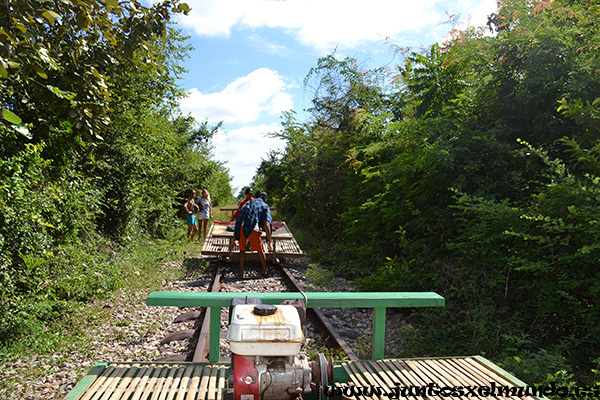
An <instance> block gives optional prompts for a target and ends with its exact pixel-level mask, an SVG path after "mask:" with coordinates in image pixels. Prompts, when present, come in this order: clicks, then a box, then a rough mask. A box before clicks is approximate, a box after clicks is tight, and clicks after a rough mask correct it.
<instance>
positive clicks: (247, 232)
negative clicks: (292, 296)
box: [234, 192, 273, 278]
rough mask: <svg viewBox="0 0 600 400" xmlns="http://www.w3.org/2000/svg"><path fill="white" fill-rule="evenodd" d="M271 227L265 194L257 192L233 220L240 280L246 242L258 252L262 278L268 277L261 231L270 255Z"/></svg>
mask: <svg viewBox="0 0 600 400" xmlns="http://www.w3.org/2000/svg"><path fill="white" fill-rule="evenodd" d="M272 225H273V218H271V209H270V208H269V205H268V204H267V193H266V192H257V193H256V198H255V199H254V200H250V201H249V202H247V203H246V205H244V207H243V208H242V211H241V212H240V215H239V216H238V217H237V219H236V220H235V230H234V238H235V240H237V241H239V244H240V278H243V277H244V261H245V258H246V256H245V251H246V240H249V241H250V246H251V247H252V250H255V251H257V252H258V258H259V259H260V263H261V264H262V267H263V276H265V277H266V276H268V275H269V270H268V269H267V257H266V255H265V250H264V249H263V245H262V238H261V231H264V232H265V233H266V235H267V244H268V246H269V251H270V252H271V253H272V252H273V244H272V243H271V231H272Z"/></svg>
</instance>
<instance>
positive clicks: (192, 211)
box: [183, 189, 200, 242]
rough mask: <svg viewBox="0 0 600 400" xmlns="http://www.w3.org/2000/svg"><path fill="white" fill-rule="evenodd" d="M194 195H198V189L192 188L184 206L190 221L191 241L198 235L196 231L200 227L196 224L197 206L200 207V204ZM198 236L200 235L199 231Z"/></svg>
mask: <svg viewBox="0 0 600 400" xmlns="http://www.w3.org/2000/svg"><path fill="white" fill-rule="evenodd" d="M194 197H196V191H195V190H194V189H192V190H191V191H190V194H189V196H188V199H187V201H186V202H185V204H184V205H183V208H184V209H185V212H186V216H185V217H186V219H187V223H188V239H190V242H193V241H194V236H195V235H196V231H197V230H198V227H197V226H196V208H197V207H198V205H197V204H196V202H195V201H194ZM198 236H200V233H199V232H198Z"/></svg>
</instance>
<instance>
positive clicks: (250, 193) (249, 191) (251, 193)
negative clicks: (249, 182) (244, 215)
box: [231, 187, 254, 221]
mask: <svg viewBox="0 0 600 400" xmlns="http://www.w3.org/2000/svg"><path fill="white" fill-rule="evenodd" d="M244 194H245V195H246V197H245V198H244V200H242V201H241V202H240V205H239V206H238V209H237V211H236V212H235V214H233V218H232V219H231V220H232V221H234V220H236V219H237V217H239V216H240V213H241V212H242V208H244V206H245V205H246V203H247V202H249V201H250V200H254V197H252V196H254V191H253V190H252V188H251V187H249V188H246V191H245V192H244Z"/></svg>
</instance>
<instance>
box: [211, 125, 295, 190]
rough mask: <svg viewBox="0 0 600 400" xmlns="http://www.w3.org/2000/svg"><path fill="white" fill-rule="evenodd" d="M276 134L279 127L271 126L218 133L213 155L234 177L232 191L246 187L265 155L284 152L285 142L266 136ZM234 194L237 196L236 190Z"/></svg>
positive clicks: (214, 141)
mask: <svg viewBox="0 0 600 400" xmlns="http://www.w3.org/2000/svg"><path fill="white" fill-rule="evenodd" d="M279 131H281V126H280V125H279V124H277V123H274V124H270V125H257V126H246V127H243V128H240V129H234V130H231V131H229V132H225V131H220V132H219V133H217V134H216V135H215V137H214V138H213V141H212V143H213V145H214V155H215V158H216V159H217V160H220V161H226V162H227V166H228V167H229V169H230V172H231V174H232V175H233V181H232V187H234V188H237V189H240V188H241V187H243V186H246V185H248V184H249V183H250V182H251V181H252V177H253V176H254V174H255V173H256V168H257V167H258V166H259V165H260V162H261V160H262V159H266V158H267V153H268V152H269V151H270V150H274V149H278V148H279V149H283V147H284V145H285V142H284V141H283V140H282V139H280V138H274V137H269V136H268V135H267V134H269V133H274V132H279ZM234 194H237V190H235V189H234Z"/></svg>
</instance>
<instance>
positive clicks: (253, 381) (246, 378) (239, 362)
mask: <svg viewBox="0 0 600 400" xmlns="http://www.w3.org/2000/svg"><path fill="white" fill-rule="evenodd" d="M258 384H259V382H258V371H257V370H256V368H255V367H254V363H253V361H252V358H251V357H244V356H240V355H237V354H233V399H234V400H258V391H259V386H258ZM249 395H252V396H253V397H250V396H249Z"/></svg>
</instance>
